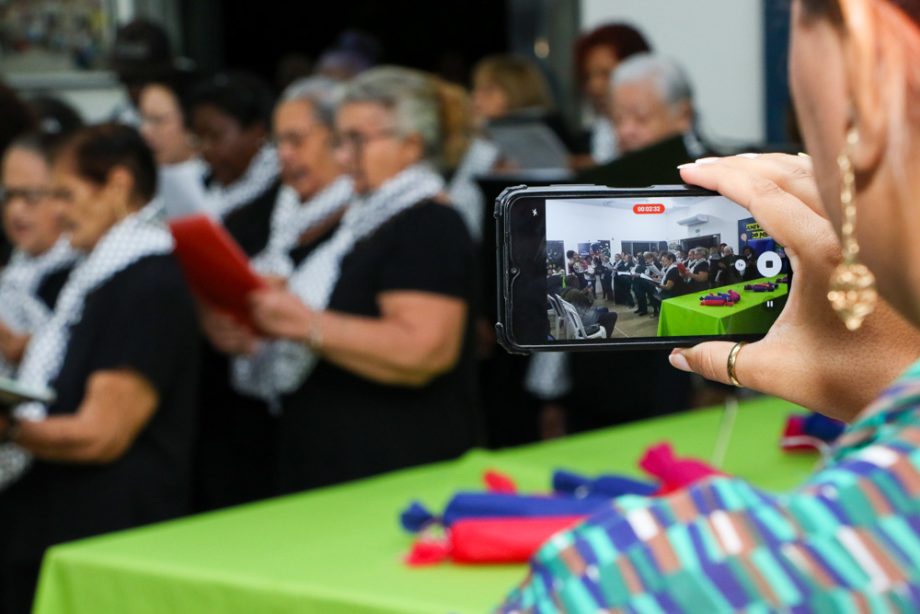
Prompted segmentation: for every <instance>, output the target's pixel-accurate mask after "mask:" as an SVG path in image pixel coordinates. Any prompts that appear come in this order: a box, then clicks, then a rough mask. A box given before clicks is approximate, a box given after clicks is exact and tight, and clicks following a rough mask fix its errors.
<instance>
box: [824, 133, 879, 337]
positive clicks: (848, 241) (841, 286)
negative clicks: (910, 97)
mask: <svg viewBox="0 0 920 614" xmlns="http://www.w3.org/2000/svg"><path fill="white" fill-rule="evenodd" d="M858 143H859V132H858V131H857V130H856V128H852V129H850V132H849V133H848V134H847V147H848V148H850V147H855V146H856V145H857V144H858ZM837 164H838V166H840V174H841V177H842V185H841V189H840V206H841V208H842V209H843V227H842V229H841V230H842V232H841V234H842V235H843V262H842V263H840V265H839V266H838V267H837V268H836V269H835V270H834V274H833V275H831V284H830V292H828V293H827V299H828V300H829V301H830V302H831V306H832V307H833V308H834V311H836V312H837V315H838V316H840V319H841V320H843V323H844V325H846V327H847V328H848V329H849V330H851V331H856V330H859V328H860V327H861V326H862V323H863V320H865V319H866V317H868V316H869V315H870V314H871V313H872V312H873V311H875V305H876V303H877V302H878V293H877V292H876V290H875V276H874V275H873V274H872V271H870V270H869V269H868V268H867V267H866V265H864V264H862V263H861V262H859V260H858V257H859V243H858V242H857V241H856V173H855V172H854V170H853V163H852V161H851V160H850V156H849V152H848V150H847V149H844V151H843V153H841V154H840V156H839V157H838V158H837Z"/></svg>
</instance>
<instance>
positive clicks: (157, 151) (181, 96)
mask: <svg viewBox="0 0 920 614" xmlns="http://www.w3.org/2000/svg"><path fill="white" fill-rule="evenodd" d="M192 78H193V77H192V76H191V75H188V74H187V73H182V72H178V71H174V72H173V73H170V74H169V75H166V76H163V77H161V78H159V79H157V80H156V81H151V82H150V83H147V84H146V85H144V86H143V87H142V88H141V91H140V95H139V96H138V109H139V111H140V118H141V122H140V132H141V135H143V137H144V140H145V141H147V145H149V146H150V149H151V150H153V155H154V158H155V159H156V162H157V164H158V165H159V166H161V167H162V166H174V165H178V164H185V163H188V162H192V161H195V162H196V163H197V164H199V165H200V161H199V160H198V148H197V146H196V145H197V143H196V140H195V135H194V134H193V133H192V131H191V129H190V128H189V122H188V118H187V117H186V115H185V103H186V102H187V100H188V90H189V87H190V82H191V79H192ZM201 171H202V172H203V171H204V167H203V166H201Z"/></svg>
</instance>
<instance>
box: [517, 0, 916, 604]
mask: <svg viewBox="0 0 920 614" xmlns="http://www.w3.org/2000/svg"><path fill="white" fill-rule="evenodd" d="M792 19H793V35H792V50H791V69H792V70H791V77H792V86H793V92H794V99H795V104H796V110H797V112H798V115H799V118H800V120H801V121H802V127H803V131H804V135H805V141H806V144H807V146H808V149H809V151H810V152H811V156H812V157H811V159H808V158H806V157H798V158H790V157H788V156H779V155H767V156H760V157H740V158H730V159H725V160H704V161H700V162H699V163H696V164H692V165H689V166H687V167H685V168H684V169H682V173H683V177H684V179H685V180H687V181H688V182H691V183H695V184H699V185H702V186H704V187H707V188H711V189H713V190H718V191H720V192H722V193H723V194H725V195H726V196H728V197H730V198H732V199H734V200H736V201H737V202H739V203H741V204H743V205H744V206H746V207H747V208H748V209H750V211H751V213H752V214H753V215H754V216H755V217H756V218H757V219H758V221H759V222H760V223H761V224H762V225H763V227H764V229H765V230H767V231H768V232H769V233H770V235H771V236H773V237H775V238H776V240H777V242H779V243H782V244H783V245H784V246H786V248H787V249H788V253H789V254H790V257H791V258H792V261H793V267H794V268H795V271H796V275H795V277H794V278H793V282H792V288H791V290H790V296H789V302H788V304H787V306H786V309H785V310H784V311H783V313H782V315H781V316H780V319H779V320H777V322H776V324H775V325H774V326H773V328H772V329H771V330H770V332H769V334H768V335H767V336H766V337H765V338H764V339H763V340H762V341H759V342H757V343H755V344H751V345H748V346H742V345H732V344H731V343H725V342H716V343H707V344H703V345H700V346H697V347H696V348H693V349H690V350H682V351H676V352H675V353H674V354H673V356H672V359H671V360H672V363H673V364H674V366H676V367H677V368H679V369H683V370H693V371H696V372H697V373H701V374H702V375H705V376H706V377H708V378H711V379H715V380H718V381H721V382H723V383H732V384H734V385H739V383H740V384H744V385H745V386H748V387H751V388H754V389H757V390H760V391H762V392H766V393H769V394H774V395H778V396H781V397H783V398H786V399H788V400H790V401H793V402H796V403H799V404H802V405H804V406H806V407H809V408H812V409H815V410H818V411H821V412H823V413H825V414H828V415H831V416H834V417H837V418H841V419H844V420H846V421H848V422H850V426H849V428H848V430H847V431H846V432H845V433H844V434H843V436H842V438H841V439H840V440H839V442H838V444H837V445H836V447H835V448H834V450H833V454H832V455H831V456H830V458H829V459H828V461H827V462H826V464H825V465H824V467H822V468H821V469H819V470H818V471H816V472H815V473H814V474H813V475H812V476H811V478H809V479H808V481H807V482H806V483H805V485H803V486H802V487H800V488H798V489H796V490H794V491H792V492H790V493H786V494H783V495H780V496H776V495H772V494H769V493H765V492H761V491H759V490H757V489H755V488H754V487H752V486H751V485H749V484H746V483H745V482H743V481H742V480H739V479H733V478H716V479H712V480H708V481H705V482H702V483H700V484H697V485H695V486H693V487H691V488H690V489H688V490H687V491H685V492H681V493H677V494H675V495H671V496H669V497H664V498H659V499H655V500H648V499H642V498H630V499H622V500H619V501H616V502H614V504H613V505H612V506H611V508H610V510H609V511H606V512H604V513H602V514H600V515H599V516H597V517H595V518H593V519H591V520H589V521H588V522H587V523H585V524H584V525H583V526H581V527H579V528H577V529H575V530H574V531H572V532H567V533H563V534H560V535H558V536H557V537H555V538H554V539H553V540H552V543H551V544H548V545H547V546H545V547H544V548H543V549H542V550H541V552H540V553H539V554H538V555H537V557H536V558H535V559H534V563H533V565H534V570H533V573H532V574H531V575H530V577H529V579H528V580H527V581H526V582H525V584H524V585H523V586H522V587H521V588H520V589H518V590H517V591H516V592H515V593H514V594H513V595H512V597H511V598H510V600H509V601H508V603H507V604H506V605H505V607H504V609H505V610H507V611H518V612H536V611H539V612H556V611H558V610H559V609H560V608H561V609H571V610H573V611H574V610H577V611H597V610H602V609H607V610H613V609H622V610H634V609H648V608H651V607H654V606H657V608H660V609H662V610H667V611H696V610H701V611H702V610H705V611H802V612H804V611H851V610H852V611H859V610H869V609H871V610H877V611H902V612H914V611H917V610H918V608H920V555H918V550H917V544H918V543H920V524H918V516H917V501H918V498H920V471H918V462H917V458H918V456H920V438H918V436H917V433H918V427H920V364H917V363H914V364H913V366H910V365H911V363H912V362H913V361H916V360H917V356H918V349H920V331H918V326H920V307H918V306H920V275H918V269H917V264H916V263H917V258H916V257H911V255H912V254H907V255H905V254H903V253H900V252H899V251H898V250H891V249H890V246H891V245H905V246H909V249H911V250H916V249H917V248H916V247H914V246H915V245H916V242H915V241H913V240H912V237H914V236H915V233H916V232H917V231H918V230H920V216H918V215H917V197H916V194H917V191H918V189H920V173H918V170H920V149H918V148H920V118H918V116H917V113H916V109H917V107H918V105H920V76H918V72H917V66H918V65H920V2H917V0H897V1H896V0H797V1H796V2H795V5H794V9H793V17H792ZM870 216H871V217H870ZM838 237H839V242H838ZM841 243H842V252H841ZM860 248H861V249H860ZM905 256H906V257H905ZM905 267H906V268H905ZM905 280H907V281H906V282H905ZM829 299H830V300H829ZM835 311H836V313H835ZM838 316H840V317H839V318H838ZM905 369H906V370H905ZM899 374H900V377H899ZM684 538H685V539H684ZM678 540H680V541H679V542H678Z"/></svg>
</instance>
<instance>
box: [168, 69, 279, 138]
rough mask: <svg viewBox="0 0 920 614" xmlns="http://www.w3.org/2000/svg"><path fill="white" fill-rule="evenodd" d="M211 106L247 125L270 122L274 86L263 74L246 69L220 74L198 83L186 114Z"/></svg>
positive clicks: (273, 102) (265, 124)
mask: <svg viewBox="0 0 920 614" xmlns="http://www.w3.org/2000/svg"><path fill="white" fill-rule="evenodd" d="M202 105H212V106H215V107H217V108H218V109H220V110H221V111H222V112H224V113H226V114H227V115H229V116H230V117H232V118H234V119H235V120H236V121H237V122H239V124H240V125H241V126H243V127H244V128H249V127H252V126H255V125H260V124H261V125H262V126H265V127H266V128H267V127H268V126H270V125H271V116H272V110H273V109H274V105H275V101H274V96H272V91H271V88H270V87H269V86H268V84H267V83H266V82H265V81H264V80H262V79H261V78H260V77H258V76H256V75H254V74H252V73H247V72H226V73H220V74H217V75H215V76H213V77H212V78H210V79H208V80H207V81H205V82H204V83H200V84H199V85H198V86H196V87H195V88H194V89H193V90H192V92H191V94H190V95H189V101H188V109H187V112H186V116H187V117H191V115H192V112H193V111H194V110H195V109H196V108H198V107H200V106H202Z"/></svg>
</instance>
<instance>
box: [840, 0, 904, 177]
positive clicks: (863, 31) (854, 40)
mask: <svg viewBox="0 0 920 614" xmlns="http://www.w3.org/2000/svg"><path fill="white" fill-rule="evenodd" d="M880 4H881V3H876V2H872V1H871V0H840V8H841V10H842V12H843V22H844V23H843V29H844V32H843V37H844V40H843V49H844V59H845V67H846V73H847V74H846V79H847V88H848V94H849V96H850V101H851V102H850V104H851V105H852V109H851V114H852V118H851V119H850V125H849V126H848V128H850V129H853V128H855V129H856V132H857V133H858V135H859V139H858V142H856V143H855V144H851V145H850V146H848V153H849V155H850V159H851V161H852V163H853V166H854V168H855V169H856V171H857V172H863V173H865V172H871V171H872V170H874V169H875V168H876V167H877V166H878V164H879V163H880V161H881V158H882V156H883V155H884V153H885V150H886V148H887V146H888V122H889V121H890V120H891V119H892V118H890V117H889V109H888V108H887V107H888V104H889V102H890V101H888V100H887V98H886V96H885V94H886V92H887V91H888V87H887V85H888V84H886V82H885V80H886V79H889V78H901V76H900V75H891V74H886V72H887V71H886V70H885V68H886V58H885V57H884V55H885V53H884V48H885V45H884V44H883V43H884V42H885V41H883V40H882V39H881V37H882V36H883V33H882V32H881V28H880V26H881V15H880V13H879V11H880V8H879V5H880Z"/></svg>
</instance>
